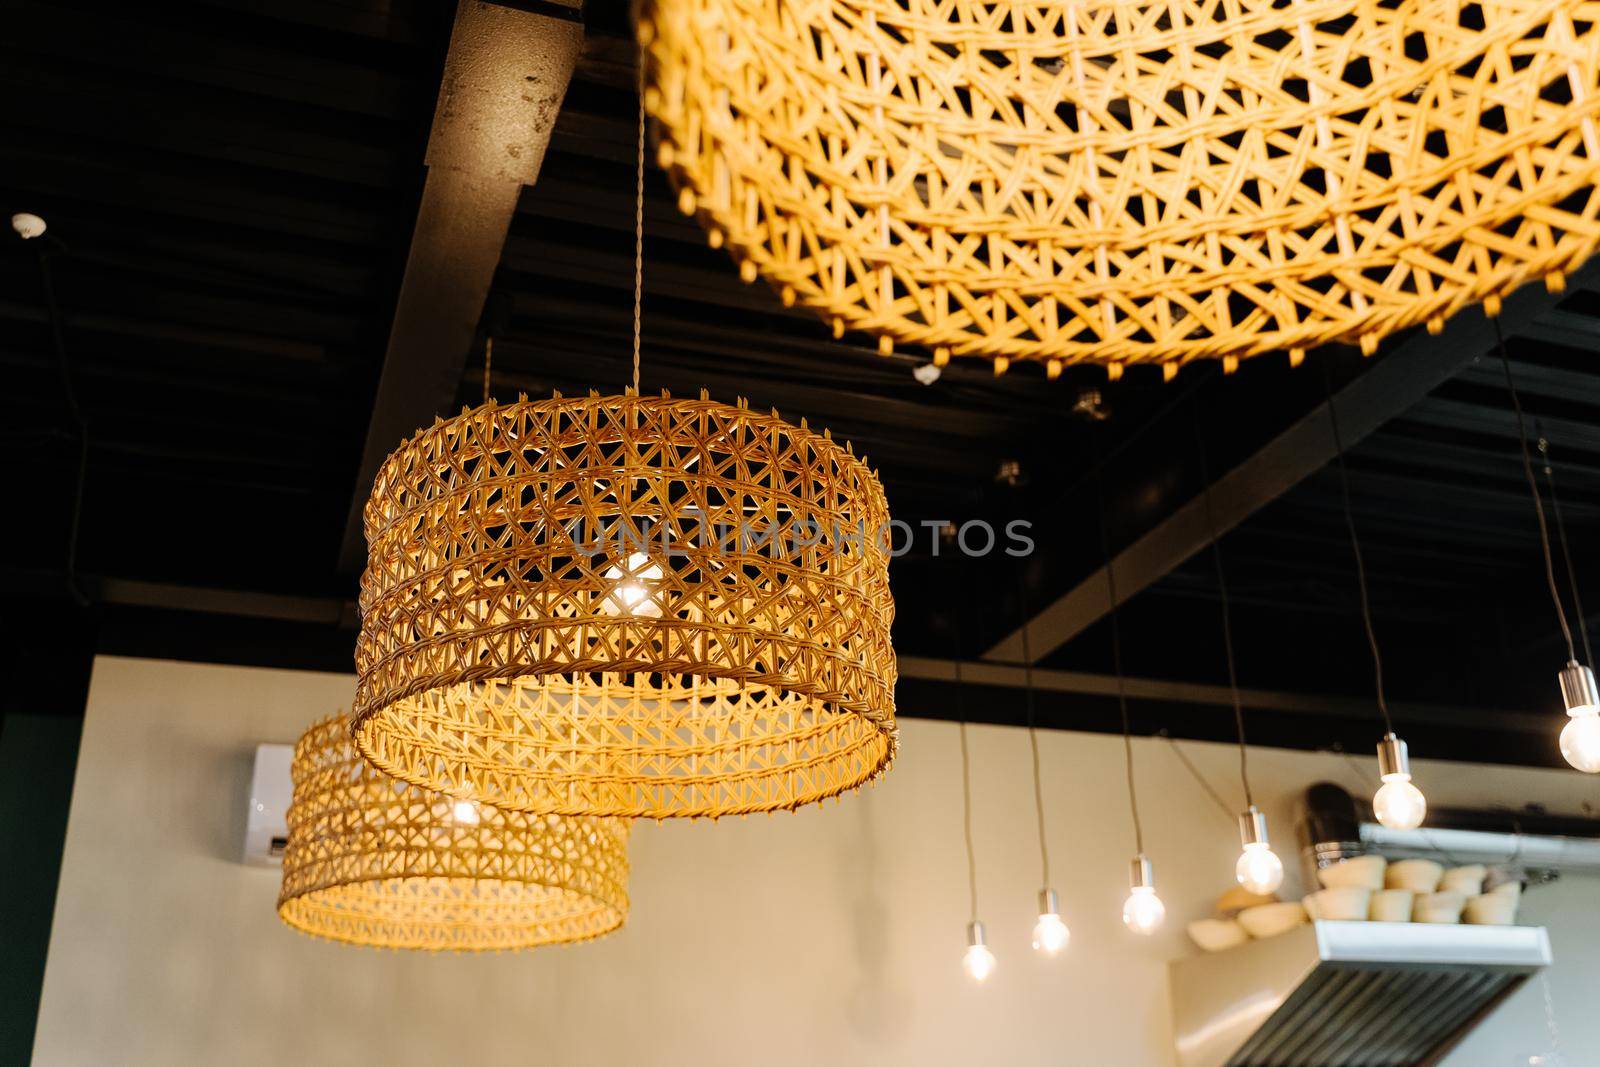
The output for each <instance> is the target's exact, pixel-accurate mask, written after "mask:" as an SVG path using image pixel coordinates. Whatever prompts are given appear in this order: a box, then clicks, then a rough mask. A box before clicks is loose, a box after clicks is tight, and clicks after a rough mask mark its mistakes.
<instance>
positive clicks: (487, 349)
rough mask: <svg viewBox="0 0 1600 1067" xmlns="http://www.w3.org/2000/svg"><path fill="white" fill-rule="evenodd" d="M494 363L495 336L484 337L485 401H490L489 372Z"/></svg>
mask: <svg viewBox="0 0 1600 1067" xmlns="http://www.w3.org/2000/svg"><path fill="white" fill-rule="evenodd" d="M493 363H494V338H493V337H485V338H484V339H483V402H484V403H485V404H487V403H488V402H489V372H490V367H491V366H492V365H493Z"/></svg>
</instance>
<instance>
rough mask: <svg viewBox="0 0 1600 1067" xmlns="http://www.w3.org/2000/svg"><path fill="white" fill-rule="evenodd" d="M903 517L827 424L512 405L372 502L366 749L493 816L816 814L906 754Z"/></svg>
mask: <svg viewBox="0 0 1600 1067" xmlns="http://www.w3.org/2000/svg"><path fill="white" fill-rule="evenodd" d="M888 518H889V515H888V508H887V504H886V502H885V500H884V495H883V489H882V487H881V486H880V485H879V483H878V479H877V476H876V475H875V474H873V472H872V471H871V470H869V469H868V467H867V466H866V465H865V464H864V463H863V462H862V461H861V460H859V459H858V458H856V456H855V455H854V454H853V453H852V452H851V451H850V450H849V449H848V448H847V447H844V446H841V445H839V444H836V443H835V442H834V441H833V440H832V439H831V438H830V437H829V436H828V435H827V434H825V433H824V434H818V433H813V432H812V431H811V430H810V429H808V428H807V427H806V424H805V423H804V422H801V424H800V425H799V426H794V425H791V424H789V423H786V422H784V421H782V420H781V419H780V418H779V417H778V416H777V414H776V413H772V414H764V413H761V412H757V411H753V410H750V409H749V408H748V407H746V406H745V405H743V404H742V403H741V404H739V405H737V406H730V405H727V404H720V403H716V402H714V401H711V400H708V399H706V398H705V397H704V396H702V397H701V398H699V399H682V398H677V397H671V396H667V395H665V394H663V395H662V396H659V397H641V396H638V395H636V394H634V393H633V392H632V391H629V392H628V393H627V394H625V395H621V396H588V397H578V398H570V397H563V396H559V395H557V396H556V397H554V398H552V399H550V400H540V401H528V400H521V401H519V402H517V403H514V404H504V405H502V404H497V403H495V402H493V401H490V402H488V403H486V404H484V405H483V406H482V407H479V408H476V409H474V410H471V411H464V412H463V413H462V414H461V415H460V416H458V417H456V418H453V419H450V420H448V421H443V422H438V423H436V424H435V425H434V426H432V427H431V428H429V429H427V430H424V431H422V432H421V433H419V434H417V435H416V436H415V437H413V438H412V439H411V440H410V441H408V442H406V443H405V444H404V445H402V446H401V448H400V449H399V450H398V451H396V452H395V453H394V454H393V455H391V456H390V457H389V459H388V460H387V461H386V462H385V463H384V465H383V467H382V468H381V469H380V470H379V472H378V477H377V481H376V484H375V486H374V488H373V493H372V497H371V499H370V500H369V502H368V504H367V507H366V512H365V527H366V534H367V541H368V557H367V569H366V572H365V574H364V576H363V578H362V584H361V614H362V620H361V635H360V639H359V641H358V644H357V655H356V666H357V672H358V675H359V684H358V690H357V699H356V706H355V716H354V730H355V738H356V743H357V744H358V745H359V746H360V749H361V751H362V753H363V754H365V755H366V756H367V757H368V758H369V759H370V760H372V762H373V763H374V764H376V765H377V766H378V767H379V768H381V769H382V770H384V771H386V772H387V773H389V774H392V775H394V776H395V777H397V778H400V779H403V780H405V781H407V782H411V783H413V784H416V785H419V786H422V787H424V788H427V789H432V790H436V791H439V792H443V793H447V794H450V795H452V796H458V797H470V798H472V799H475V800H479V801H482V802H484V803H487V804H492V805H494V806H496V807H502V808H509V809H514V810H521V811H543V812H558V813H562V814H577V815H624V816H634V817H653V818H661V817H667V816H721V815H730V814H742V813H747V812H756V811H771V810H776V809H786V808H793V807H797V806H799V805H803V804H807V803H810V802H813V801H818V800H822V799H825V798H827V797H830V796H835V795H838V794H840V793H843V792H846V791H848V790H851V789H853V788H855V787H857V786H860V785H862V784H863V783H865V782H867V781H869V780H871V779H872V778H874V777H875V776H876V775H878V774H879V773H880V772H881V771H882V770H883V769H884V768H885V767H886V766H887V765H888V763H889V762H890V760H891V759H892V757H893V754H894V749H895V729H894V683H895V660H894V652H893V649H892V648H891V646H890V643H889V626H890V622H891V620H892V618H893V604H892V601H891V599H890V595H889V578H888V559H889V552H888V544H887V541H886V536H887V524H888Z"/></svg>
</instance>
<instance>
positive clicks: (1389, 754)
mask: <svg viewBox="0 0 1600 1067" xmlns="http://www.w3.org/2000/svg"><path fill="white" fill-rule="evenodd" d="M1378 775H1379V777H1381V778H1382V779H1383V784H1382V785H1381V786H1379V787H1378V792H1377V793H1376V794H1374V795H1373V798H1372V814H1374V815H1376V816H1377V817H1378V821H1379V822H1381V823H1383V825H1385V826H1387V827H1389V829H1391V830H1415V829H1416V828H1417V827H1419V826H1421V825H1422V820H1423V817H1424V816H1426V815H1427V814H1428V798H1427V797H1424V796H1423V795H1422V790H1420V789H1418V788H1417V787H1416V786H1414V785H1412V784H1411V755H1410V751H1409V750H1408V749H1407V748H1406V743H1405V742H1404V741H1402V740H1400V738H1399V737H1397V736H1395V734H1394V733H1393V732H1390V733H1387V734H1384V735H1383V740H1381V741H1379V742H1378Z"/></svg>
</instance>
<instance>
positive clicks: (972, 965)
mask: <svg viewBox="0 0 1600 1067" xmlns="http://www.w3.org/2000/svg"><path fill="white" fill-rule="evenodd" d="M994 967H995V963H994V953H993V952H990V951H989V946H988V945H968V946H967V954H966V955H965V956H962V957H961V969H962V970H963V971H966V972H967V977H968V978H970V979H972V980H973V981H974V982H976V983H978V984H980V985H981V984H982V983H983V982H985V981H987V980H988V978H989V976H990V975H991V974H993V973H994Z"/></svg>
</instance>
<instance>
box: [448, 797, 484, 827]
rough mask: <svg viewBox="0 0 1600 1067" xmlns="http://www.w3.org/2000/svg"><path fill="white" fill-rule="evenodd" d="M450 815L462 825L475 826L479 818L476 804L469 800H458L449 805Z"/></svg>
mask: <svg viewBox="0 0 1600 1067" xmlns="http://www.w3.org/2000/svg"><path fill="white" fill-rule="evenodd" d="M450 817H451V818H452V819H454V820H455V821H456V822H458V823H460V824H461V825H462V826H476V825H478V820H479V818H480V815H479V812H478V805H477V804H476V803H475V802H473V801H471V800H458V801H456V802H455V803H454V804H452V805H450Z"/></svg>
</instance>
